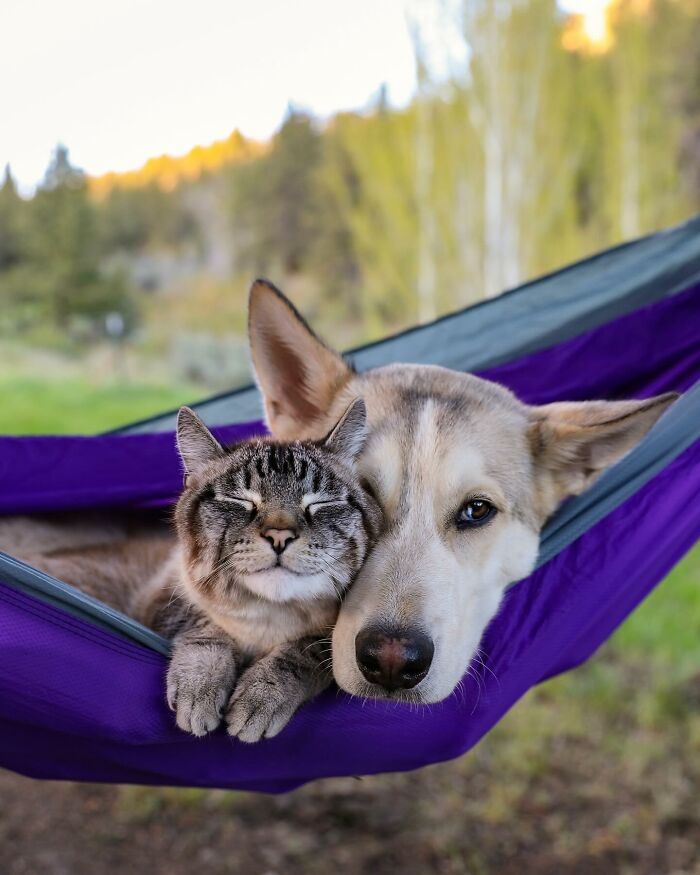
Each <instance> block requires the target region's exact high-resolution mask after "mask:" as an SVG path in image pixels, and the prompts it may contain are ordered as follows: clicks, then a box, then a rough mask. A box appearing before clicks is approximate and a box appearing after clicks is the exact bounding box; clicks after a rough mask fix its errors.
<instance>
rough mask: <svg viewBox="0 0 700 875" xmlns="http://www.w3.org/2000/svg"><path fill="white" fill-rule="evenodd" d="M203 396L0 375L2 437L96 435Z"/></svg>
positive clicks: (194, 391) (143, 386) (190, 390)
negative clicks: (12, 435)
mask: <svg viewBox="0 0 700 875" xmlns="http://www.w3.org/2000/svg"><path fill="white" fill-rule="evenodd" d="M202 394H203V391H202V389H201V388H195V387H192V386H188V385H184V386H182V387H181V388H180V387H178V388H172V387H166V386H159V385H152V384H150V383H147V382H144V383H135V382H119V381H114V382H109V383H105V384H100V383H93V382H90V381H89V380H85V379H79V378H75V377H71V378H69V379H57V380H50V379H49V380H46V379H42V378H40V377H35V376H12V375H11V376H4V377H0V398H2V404H1V405H0V434H95V433H97V432H100V431H106V430H108V429H110V428H116V427H117V426H120V425H125V424H126V423H128V422H133V421H134V420H137V419H142V418H144V417H147V416H152V415H153V414H156V413H160V412H161V411H163V410H169V409H171V408H173V407H177V406H178V405H180V404H187V403H191V402H192V401H195V400H197V398H198V397H200V396H201V395H202Z"/></svg>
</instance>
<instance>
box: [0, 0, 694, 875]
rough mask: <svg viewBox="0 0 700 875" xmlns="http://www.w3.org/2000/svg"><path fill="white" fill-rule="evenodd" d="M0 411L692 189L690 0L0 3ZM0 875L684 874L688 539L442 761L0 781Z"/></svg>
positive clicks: (601, 232)
mask: <svg viewBox="0 0 700 875" xmlns="http://www.w3.org/2000/svg"><path fill="white" fill-rule="evenodd" d="M2 31H3V37H2V51H0V98H1V99H0V170H1V168H2V167H3V166H4V168H5V169H4V172H3V174H4V175H3V176H2V179H1V180H0V398H1V399H2V403H0V432H2V433H5V434H23V433H32V432H33V433H41V432H44V433H62V432H96V431H100V430H103V429H107V428H110V427H115V426H118V425H120V424H124V423H126V422H128V421H129V420H134V419H137V418H140V417H144V416H147V415H150V414H153V413H157V412H160V411H161V410H163V409H164V408H169V407H173V406H175V405H177V404H179V403H182V402H191V401H194V400H197V399H198V398H200V397H203V396H205V395H207V394H210V393H213V392H216V391H220V390H222V389H226V388H229V387H231V386H233V385H236V384H240V383H244V382H247V381H248V379H249V365H248V359H247V352H246V344H245V319H246V297H247V290H248V287H249V285H250V281H251V279H252V278H253V277H254V276H256V275H260V274H262V275H265V276H268V277H269V278H270V279H272V280H273V281H274V282H276V283H277V284H278V285H279V286H280V287H282V288H283V289H285V290H286V291H287V293H288V294H289V295H290V296H291V297H292V298H293V300H294V301H295V303H296V304H297V305H298V306H299V308H300V309H301V310H302V311H303V312H304V314H305V315H306V316H307V317H308V318H309V319H310V321H311V322H312V324H313V325H314V326H315V327H317V328H318V329H319V330H320V331H321V333H322V334H323V335H324V336H325V337H326V338H327V339H328V340H329V341H330V342H331V343H332V344H333V345H335V346H337V347H340V348H346V347H349V346H352V345H356V344H359V343H363V342H366V341H369V340H372V339H375V338H378V337H381V336H382V335H385V334H387V333H389V332H394V331H398V330H401V329H403V328H406V327H408V326H410V325H414V324H416V323H418V322H422V321H427V320H430V319H433V318H435V317H436V316H439V315H441V314H443V313H445V312H448V311H450V310H455V309H458V308H460V307H463V306H466V305H469V304H472V303H474V302H476V301H478V300H480V299H482V298H484V297H487V296H492V295H496V294H499V293H500V292H502V291H503V290H505V289H507V288H511V287H513V286H515V285H517V284H519V283H521V282H523V281H525V280H527V279H528V278H531V277H534V276H537V275H540V274H542V273H545V272H547V271H551V270H555V269H556V268H558V267H561V266H563V265H565V264H567V263H569V262H572V261H575V260H577V259H580V258H584V257H585V256H587V255H589V254H592V253H594V252H596V251H598V250H600V249H603V248H606V247H609V246H612V245H615V244H617V243H620V242H622V241H624V240H628V239H631V238H634V237H637V236H639V235H642V234H645V233H648V232H651V231H654V230H656V229H659V228H662V227H665V226H668V225H671V224H673V223H676V222H679V221H682V220H683V219H685V218H688V217H689V216H691V215H693V214H694V213H696V212H698V210H700V2H699V0H560V2H555V0H382V2H372V0H353V3H347V2H341V0H335V2H328V0H325V2H324V0H297V2H296V3H293V4H292V3H284V2H282V0H257V2H256V3H255V4H250V3H245V2H240V0H228V2H223V0H200V2H199V3H197V4H190V3H187V4H186V3H179V4H173V3H166V2H165V0H120V2H119V3H116V2H113V0H102V2H101V3H98V4H96V3H94V2H93V3H90V2H87V0H66V2H64V3H61V4H53V3H49V2H48V0H35V2H33V3H31V4H28V3H24V2H20V0H5V2H4V3H3V10H2ZM0 793H2V795H3V798H4V799H6V800H10V799H12V802H11V803H10V802H9V801H7V802H6V803H5V804H4V805H3V806H2V808H1V809H0V870H1V871H2V872H3V873H8V875H11V873H35V872H38V871H43V872H47V873H63V872H67V873H78V875H80V873H82V872H97V873H99V872H121V871H126V870H127V867H129V868H131V869H134V870H135V871H137V872H139V871H147V870H148V871H151V872H156V873H160V872H168V873H174V875H177V873H180V872H183V873H184V872H186V871H187V872H189V871H191V868H192V867H193V866H194V865H206V866H207V868H208V870H209V871H210V872H212V873H219V872H222V873H224V872H238V871H246V872H251V873H253V875H255V873H258V872H260V873H287V872H291V873H296V872H299V873H302V872H304V873H314V872H316V871H318V872H321V871H324V872H325V871H326V869H327V868H328V866H329V865H330V866H333V865H336V866H340V867H342V869H343V871H348V872H358V873H359V872H364V871H366V870H367V869H368V868H369V867H370V866H371V867H373V869H374V871H375V872H376V873H377V875H382V873H384V872H393V871H394V870H395V869H396V867H398V866H401V867H403V869H404V870H405V871H407V872H425V871H435V872H441V873H443V872H444V873H453V872H455V873H457V872H460V873H461V872H465V873H467V872H468V873H476V875H481V873H499V875H508V873H518V875H520V873H530V872H533V873H560V872H563V871H565V872H568V873H589V872H591V873H592V872H594V871H595V872H603V873H616V872H620V873H650V875H652V873H653V875H659V873H669V875H670V873H675V875H680V873H687V875H691V873H698V872H700V552H698V550H697V548H696V551H695V552H694V553H692V554H691V555H690V556H689V557H688V558H687V559H686V560H685V561H684V562H683V563H682V564H681V565H680V566H679V567H678V568H677V569H676V570H675V571H674V572H673V574H672V575H671V576H670V578H669V579H668V580H667V581H666V582H665V583H664V584H662V585H661V586H660V587H659V588H658V589H657V591H656V592H655V593H654V594H653V595H652V596H651V598H650V599H649V600H648V602H647V603H646V604H645V605H643V606H642V607H641V609H640V610H639V611H637V613H636V614H635V615H634V616H633V617H632V618H630V620H629V621H628V622H627V623H626V624H625V626H624V627H623V628H622V629H621V630H620V632H619V633H618V634H617V635H616V636H615V637H614V638H613V640H612V641H611V642H610V643H609V644H608V645H606V647H605V648H604V650H603V651H602V652H601V654H600V655H599V656H598V657H596V659H594V660H593V661H592V662H591V663H589V664H588V665H587V666H584V667H583V668H582V669H580V670H579V671H577V672H575V673H573V674H571V675H568V676H566V677H562V678H559V679H556V680H554V681H551V682H549V683H547V684H546V685H544V686H542V687H540V688H538V689H537V690H535V691H533V692H532V693H530V694H529V696H528V697H527V698H526V700H525V701H524V702H522V703H521V704H520V705H519V706H518V707H517V708H516V709H515V710H514V712H513V713H512V714H510V715H509V716H508V717H507V718H506V719H505V720H504V721H503V722H502V723H501V724H500V725H499V726H498V727H497V728H496V729H495V730H494V732H493V733H492V734H491V735H490V736H489V737H488V738H487V739H486V740H485V741H484V742H482V744H481V745H480V746H479V748H478V749H477V750H476V751H474V752H473V753H471V754H469V755H468V756H467V757H465V758H463V759H462V760H460V761H459V762H456V763H449V764H445V765H442V766H435V767H432V768H429V769H426V770H424V771H422V772H420V773H416V774H413V775H409V776H382V777H374V778H367V779H364V780H362V781H355V780H352V779H347V780H338V781H327V782H324V783H320V784H317V785H315V786H313V787H309V788H305V789H303V790H301V791H297V792H296V793H294V794H291V795H290V796H288V797H284V798H279V799H267V798H265V797H255V796H252V795H245V794H236V793H214V792H211V793H209V792H200V791H197V792H194V791H174V790H173V791H170V790H165V791H154V790H144V789H138V788H107V787H85V786H78V785H71V784H65V785H46V784H44V785H40V784H34V783H32V782H30V781H27V780H25V779H20V778H18V777H16V776H13V775H9V774H2V775H0Z"/></svg>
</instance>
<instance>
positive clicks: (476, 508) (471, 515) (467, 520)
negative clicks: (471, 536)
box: [457, 498, 496, 529]
mask: <svg viewBox="0 0 700 875" xmlns="http://www.w3.org/2000/svg"><path fill="white" fill-rule="evenodd" d="M495 514H496V508H495V507H494V506H493V505H492V504H491V502H490V501H486V499H485V498H472V499H471V500H470V501H468V502H467V503H466V504H465V505H463V507H462V508H461V509H460V511H459V513H458V514H457V528H458V529H467V528H475V527H476V526H482V525H483V524H484V523H485V522H487V521H488V520H490V519H491V518H492V517H493V516H495Z"/></svg>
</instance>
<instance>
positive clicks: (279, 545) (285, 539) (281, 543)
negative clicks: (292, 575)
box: [262, 529, 297, 556]
mask: <svg viewBox="0 0 700 875" xmlns="http://www.w3.org/2000/svg"><path fill="white" fill-rule="evenodd" d="M262 536H263V538H265V540H266V541H269V542H270V543H271V544H272V549H273V550H274V551H275V553H277V555H278V556H279V555H280V553H283V552H284V549H285V547H286V546H287V544H290V543H291V542H292V541H296V539H297V533H296V532H294V531H292V529H264V530H263V532H262Z"/></svg>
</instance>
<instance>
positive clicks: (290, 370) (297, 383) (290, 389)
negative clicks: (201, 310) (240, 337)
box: [248, 280, 352, 440]
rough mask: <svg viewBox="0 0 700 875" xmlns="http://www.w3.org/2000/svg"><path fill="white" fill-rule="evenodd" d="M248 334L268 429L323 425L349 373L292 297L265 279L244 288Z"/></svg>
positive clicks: (307, 429) (293, 434)
mask: <svg viewBox="0 0 700 875" xmlns="http://www.w3.org/2000/svg"><path fill="white" fill-rule="evenodd" d="M248 336H249V339H250V351H251V356H252V359H253V368H254V370H255V377H256V380H257V383H258V386H259V388H260V392H261V393H262V396H263V401H264V404H265V417H266V419H267V424H268V426H269V428H270V431H271V432H272V434H273V435H274V436H275V437H276V438H278V439H281V440H292V439H295V438H299V437H302V436H306V435H308V434H312V433H313V432H314V431H316V433H318V432H319V431H320V432H321V433H323V431H324V430H325V429H327V428H328V425H327V411H328V410H329V408H330V407H331V404H332V402H333V399H334V398H335V397H336V395H337V394H338V392H339V391H340V390H341V389H342V388H343V386H344V385H345V384H346V383H347V381H348V380H349V379H350V377H351V375H352V371H351V369H350V368H349V366H348V365H347V364H346V363H345V362H344V361H343V359H342V357H341V356H339V355H338V354H337V353H335V352H333V351H332V350H330V349H329V348H328V347H327V346H326V345H325V344H324V343H323V342H322V341H321V340H319V338H318V337H316V335H315V334H314V333H313V331H312V330H311V328H309V326H308V325H307V324H306V322H305V321H304V319H303V318H302V316H301V315H300V314H299V313H298V312H297V311H296V309H295V308H294V306H293V305H292V303H291V302H290V301H289V300H288V299H287V298H286V297H285V296H284V295H283V294H282V292H280V291H279V290H278V289H276V288H275V287H274V286H273V285H272V284H271V283H269V282H267V281H266V280H256V282H254V283H253V286H252V288H251V290H250V300H249V309H248Z"/></svg>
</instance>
